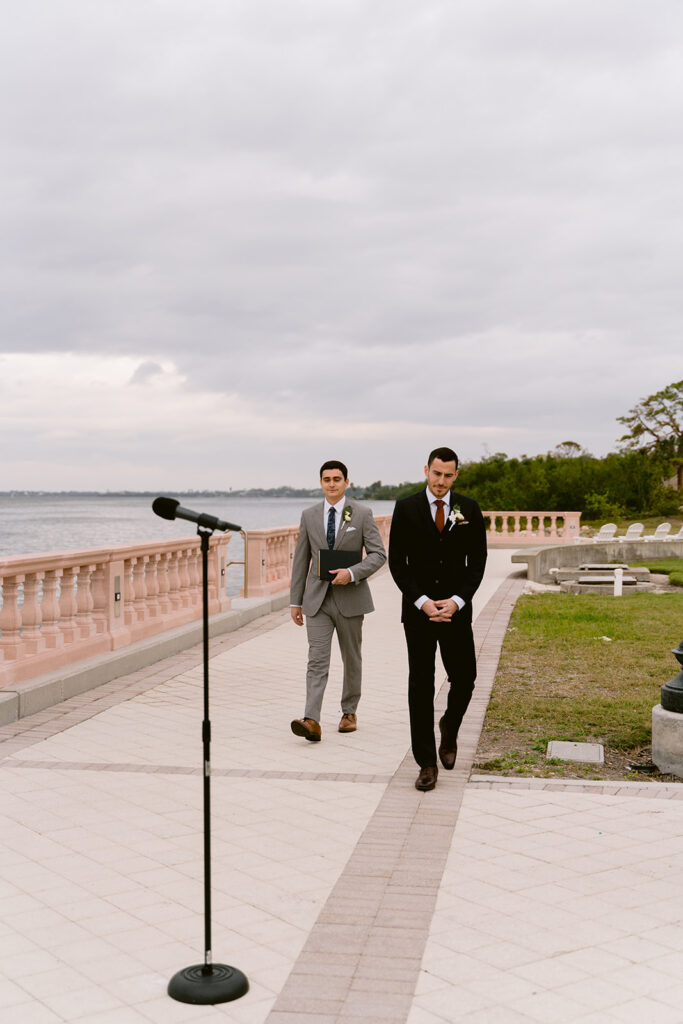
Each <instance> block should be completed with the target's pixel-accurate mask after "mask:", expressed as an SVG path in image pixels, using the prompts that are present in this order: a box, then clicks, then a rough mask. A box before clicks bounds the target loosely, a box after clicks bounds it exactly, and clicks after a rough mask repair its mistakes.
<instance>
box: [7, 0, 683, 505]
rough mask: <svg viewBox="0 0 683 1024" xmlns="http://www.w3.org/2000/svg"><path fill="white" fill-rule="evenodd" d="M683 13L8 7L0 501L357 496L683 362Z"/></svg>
mask: <svg viewBox="0 0 683 1024" xmlns="http://www.w3.org/2000/svg"><path fill="white" fill-rule="evenodd" d="M682 49H683V5H681V4H680V0H661V2H658V3H657V4H656V5H655V6H648V5H645V4H643V3H642V2H640V0H638V2H636V0H608V2H601V0H590V2H589V0H554V2H552V3H549V2H548V0H515V2H511V0H458V2H457V3H456V2H453V0H417V2H416V0H411V2H410V3H408V2H404V0H363V2H361V0H299V2H296V0H244V2H238V0H100V2H98V3H93V0H59V3H56V2H55V0H22V2H21V4H17V5H15V6H14V7H13V9H12V15H11V19H10V18H6V19H5V21H4V23H3V31H2V36H1V38H0V110H1V112H2V114H1V116H2V124H3V132H2V134H3V139H2V152H3V157H2V161H1V162H0V213H1V217H2V230H1V231H0V272H1V278H2V303H1V304H0V430H1V432H2V455H1V456H0V460H1V464H2V474H1V479H0V490H8V489H11V488H29V489H43V488H44V489H65V490H68V489H77V488H85V489H100V488H101V489H106V488H112V489H115V488H130V489H134V488H144V489H149V490H154V489H159V490H165V491H172V490H173V489H176V490H182V489H184V488H201V487H207V488H228V487H241V486H264V487H268V486H277V485H280V484H284V483H290V484H294V485H299V486H308V485H310V484H315V481H316V477H317V470H318V467H319V465H320V463H321V462H322V461H323V460H324V459H327V458H330V457H335V458H341V459H342V460H344V461H346V462H347V464H348V465H349V469H350V476H351V479H352V480H353V481H354V482H356V483H358V484H364V483H369V482H370V481H373V480H377V479H382V480H383V481H385V482H398V481H402V480H414V479H418V478H419V477H420V476H421V473H422V466H423V465H424V462H425V457H426V455H427V453H428V451H429V450H430V448H432V447H434V446H437V445H441V444H449V445H451V446H453V447H455V449H456V450H457V451H458V452H459V454H460V455H461V457H462V458H464V459H479V458H481V457H482V456H483V455H485V454H486V453H487V452H488V453H493V452H498V451H504V452H507V453H508V454H509V455H519V454H522V453H528V454H536V453H538V452H545V451H547V450H549V449H552V448H553V447H554V446H555V445H557V444H559V443H560V442H563V441H567V440H573V441H576V442H578V443H579V444H581V445H583V446H585V447H586V448H588V449H589V450H591V451H592V452H594V453H595V454H604V453H606V452H607V451H610V450H614V449H615V447H616V441H617V439H618V437H619V436H620V433H621V432H622V431H621V429H620V425H619V424H618V423H617V422H616V417H617V416H618V415H620V414H623V413H624V412H626V411H627V410H628V409H629V408H631V407H632V406H633V405H634V404H635V403H636V402H637V401H638V400H639V399H640V398H643V397H645V396H647V395H649V394H651V393H652V392H654V391H657V390H659V389H661V388H662V387H664V386H665V385H667V384H669V383H670V382H671V381H674V380H678V379H680V377H681V376H682V375H683V373H682V369H683V358H682V357H681V352H682V351H683V344H682V341H681V333H682V332H681V323H682V320H683V289H682V288H681V281H680V278H681V256H682V253H681V248H682V246H681V243H682V241H683V219H682V217H681V213H682V209H681V208H682V205H683V204H682V201H681V189H682V186H681V182H682V181H683V136H682V133H681V126H682V125H683V109H682V108H683V53H682Z"/></svg>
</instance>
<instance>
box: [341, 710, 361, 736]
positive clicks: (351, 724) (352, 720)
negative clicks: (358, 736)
mask: <svg viewBox="0 0 683 1024" xmlns="http://www.w3.org/2000/svg"><path fill="white" fill-rule="evenodd" d="M357 728H358V726H357V724H356V716H355V715H353V714H351V713H349V714H343V715H342V718H341V722H340V723H339V732H355V731H356V729H357Z"/></svg>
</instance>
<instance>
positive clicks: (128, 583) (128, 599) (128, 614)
mask: <svg viewBox="0 0 683 1024" xmlns="http://www.w3.org/2000/svg"><path fill="white" fill-rule="evenodd" d="M136 561H137V559H136V558H127V559H126V560H125V562H124V566H123V594H124V602H125V614H124V622H125V624H126V625H127V626H132V625H133V623H134V622H135V608H134V604H135V589H134V587H133V566H134V565H135V563H136Z"/></svg>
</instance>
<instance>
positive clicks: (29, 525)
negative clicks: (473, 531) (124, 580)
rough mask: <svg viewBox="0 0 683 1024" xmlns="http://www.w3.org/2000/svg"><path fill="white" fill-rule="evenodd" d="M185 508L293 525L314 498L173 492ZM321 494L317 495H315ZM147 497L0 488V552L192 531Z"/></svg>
mask: <svg viewBox="0 0 683 1024" xmlns="http://www.w3.org/2000/svg"><path fill="white" fill-rule="evenodd" d="M173 497H175V498H177V499H178V500H179V501H180V504H181V505H182V506H183V507H185V508H190V509H193V510H194V511H196V512H208V513H209V514H210V515H214V516H217V517H218V518H219V519H226V520H228V521H229V522H232V523H238V524H239V525H240V526H241V527H242V528H243V529H244V530H257V529H268V528H271V527H278V526H298V524H299V520H300V518H301V513H302V511H303V510H304V509H305V508H309V506H311V505H313V504H315V502H316V501H318V500H320V499H319V498H315V497H309V498H275V497H265V498H257V497H252V496H235V497H232V496H231V495H198V494H187V495H183V494H177V493H176V494H174V495H173ZM321 497H322V495H321ZM152 501H153V497H151V496H150V495H140V494H126V495H119V494H37V493H34V494H11V495H10V494H0V558H7V557H9V556H12V555H26V554H34V553H38V552H40V553H44V552H48V551H71V550H82V549H85V548H103V547H105V548H106V547H112V546H114V545H117V544H143V543H146V542H148V541H156V540H169V539H171V538H175V537H188V536H193V535H195V534H196V532H197V528H196V526H195V525H194V524H193V523H188V522H186V521H184V520H182V519H174V520H172V521H168V520H165V519H160V518H159V517H158V516H157V515H155V514H154V512H153V511H152ZM368 504H369V505H370V507H371V508H372V510H373V513H374V514H375V515H389V514H390V513H391V512H392V511H393V507H394V502H393V501H370V502H368ZM243 557H244V545H243V542H242V537H241V536H240V535H239V534H233V536H232V538H231V541H230V545H229V547H228V559H229V560H232V561H235V562H238V561H240V560H241V559H243ZM242 574H243V569H242V566H240V565H234V566H230V567H229V569H228V574H227V575H228V587H227V589H228V593H231V594H236V593H238V592H239V588H240V586H241V585H242Z"/></svg>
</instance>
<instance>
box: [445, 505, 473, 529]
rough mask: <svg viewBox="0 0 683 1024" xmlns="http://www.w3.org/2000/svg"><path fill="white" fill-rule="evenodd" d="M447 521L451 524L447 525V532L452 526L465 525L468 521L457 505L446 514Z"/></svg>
mask: <svg viewBox="0 0 683 1024" xmlns="http://www.w3.org/2000/svg"><path fill="white" fill-rule="evenodd" d="M448 522H449V523H450V524H451V525H450V526H449V527H448V532H449V533H450V531H451V530H452V529H453V527H454V526H467V522H468V521H467V519H465V517H464V515H463V514H462V512H461V511H460V506H459V505H454V506H453V508H452V509H451V511H450V514H449V516H448Z"/></svg>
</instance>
